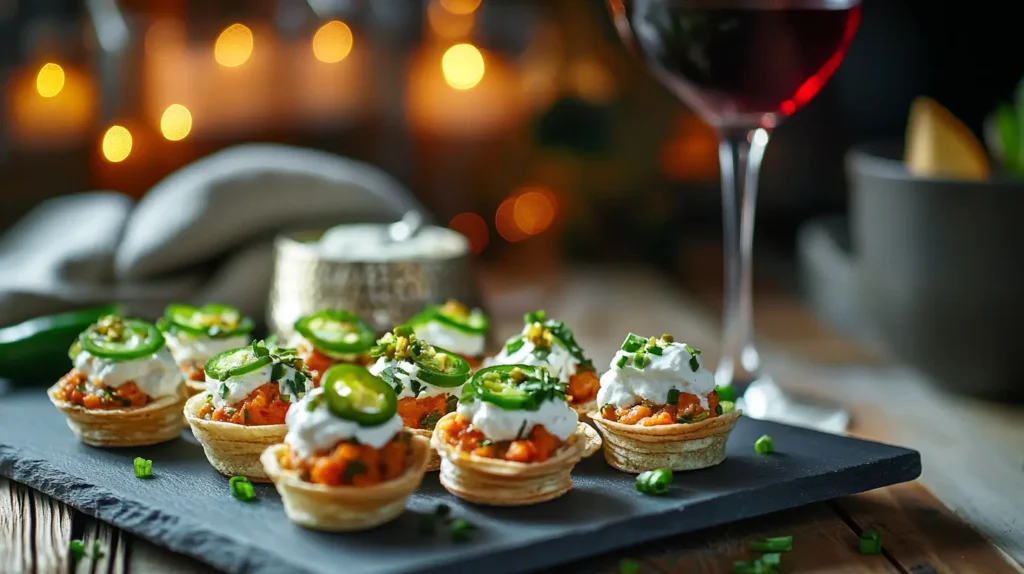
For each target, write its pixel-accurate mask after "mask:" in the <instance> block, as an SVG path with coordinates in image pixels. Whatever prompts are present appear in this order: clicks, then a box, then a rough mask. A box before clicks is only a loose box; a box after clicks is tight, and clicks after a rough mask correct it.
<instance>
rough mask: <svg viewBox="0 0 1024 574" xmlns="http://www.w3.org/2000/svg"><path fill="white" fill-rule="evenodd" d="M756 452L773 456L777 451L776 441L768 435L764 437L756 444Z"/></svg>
mask: <svg viewBox="0 0 1024 574" xmlns="http://www.w3.org/2000/svg"><path fill="white" fill-rule="evenodd" d="M754 451H755V452H757V454H771V453H772V452H774V451H775V441H773V440H772V437H770V436H768V435H762V436H761V438H759V439H757V440H756V441H755V442H754Z"/></svg>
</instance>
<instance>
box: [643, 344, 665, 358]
mask: <svg viewBox="0 0 1024 574" xmlns="http://www.w3.org/2000/svg"><path fill="white" fill-rule="evenodd" d="M647 352H648V353H649V354H651V355H658V356H659V357H660V356H661V354H662V353H664V352H665V349H662V348H661V347H659V346H657V345H648V346H647Z"/></svg>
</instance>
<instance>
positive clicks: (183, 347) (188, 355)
mask: <svg viewBox="0 0 1024 574" xmlns="http://www.w3.org/2000/svg"><path fill="white" fill-rule="evenodd" d="M164 340H165V341H167V348H168V349H170V351H171V355H172V356H173V357H174V360H176V361H178V364H185V363H200V364H201V363H205V362H206V361H208V360H209V359H210V357H212V356H214V355H216V354H217V353H223V352H224V351H230V350H231V349H237V348H239V347H244V346H246V345H248V344H249V343H250V342H251V341H250V340H249V336H248V335H239V336H237V337H223V338H219V339H218V338H213V337H194V336H192V335H188V334H186V333H164Z"/></svg>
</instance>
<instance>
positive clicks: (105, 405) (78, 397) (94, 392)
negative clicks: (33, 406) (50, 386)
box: [54, 370, 152, 409]
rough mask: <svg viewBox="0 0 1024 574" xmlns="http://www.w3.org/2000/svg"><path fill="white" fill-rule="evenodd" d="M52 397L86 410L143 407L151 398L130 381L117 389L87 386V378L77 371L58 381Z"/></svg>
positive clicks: (101, 384)
mask: <svg viewBox="0 0 1024 574" xmlns="http://www.w3.org/2000/svg"><path fill="white" fill-rule="evenodd" d="M54 396H55V397H56V398H57V399H58V400H61V401H64V402H68V403H72V404H76V405H82V406H83V407H85V408H87V409H127V408H134V407H142V406H145V405H146V404H147V403H149V401H151V400H152V398H151V397H150V396H149V395H147V394H146V393H144V392H142V390H140V389H139V387H138V385H136V384H135V383H134V382H132V381H128V382H127V383H124V384H123V385H121V386H119V387H117V388H111V387H108V386H106V385H104V384H103V383H101V382H95V381H94V382H92V383H91V384H89V378H88V377H87V376H86V375H85V373H82V372H81V371H78V370H72V371H71V372H70V373H68V374H66V375H64V378H62V379H61V380H60V386H59V387H57V391H56V392H55V393H54Z"/></svg>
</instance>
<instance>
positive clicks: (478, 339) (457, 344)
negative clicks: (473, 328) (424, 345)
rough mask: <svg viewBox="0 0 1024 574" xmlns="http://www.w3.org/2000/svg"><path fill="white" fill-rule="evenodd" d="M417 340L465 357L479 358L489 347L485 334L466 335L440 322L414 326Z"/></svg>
mask: <svg viewBox="0 0 1024 574" xmlns="http://www.w3.org/2000/svg"><path fill="white" fill-rule="evenodd" d="M413 332H414V333H415V334H416V338H417V339H420V340H423V341H429V342H430V344H431V345H437V346H438V347H441V348H442V349H446V350H448V351H451V352H453V353H458V354H460V355H462V356H464V357H479V356H482V355H483V354H484V350H485V349H486V347H487V337H486V336H484V334H483V333H476V334H474V333H465V332H462V331H460V330H458V329H456V328H455V327H452V326H450V325H445V324H444V323H442V322H440V321H426V322H423V323H420V324H417V325H414V326H413Z"/></svg>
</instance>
